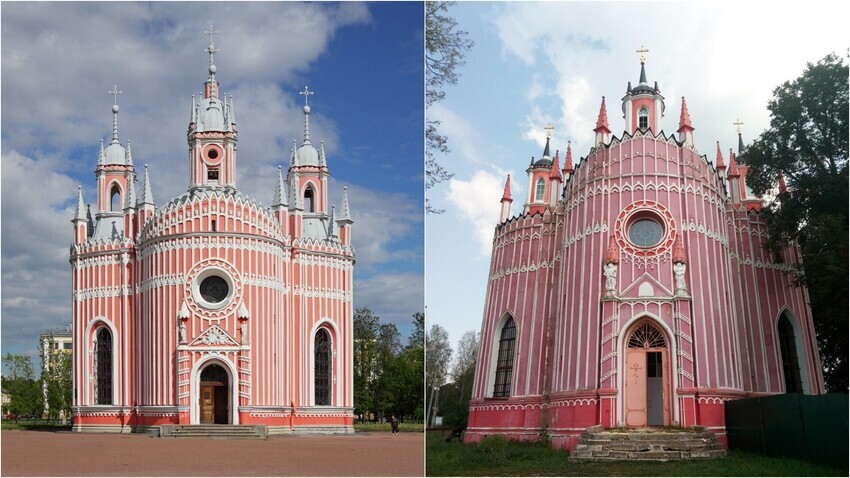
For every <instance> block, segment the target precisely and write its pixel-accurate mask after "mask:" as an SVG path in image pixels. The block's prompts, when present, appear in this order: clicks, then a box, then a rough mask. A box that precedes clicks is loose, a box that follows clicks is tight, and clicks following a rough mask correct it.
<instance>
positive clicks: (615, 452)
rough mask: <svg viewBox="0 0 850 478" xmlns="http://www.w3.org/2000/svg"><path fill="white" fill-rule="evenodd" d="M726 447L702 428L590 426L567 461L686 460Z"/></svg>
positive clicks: (722, 453)
mask: <svg viewBox="0 0 850 478" xmlns="http://www.w3.org/2000/svg"><path fill="white" fill-rule="evenodd" d="M723 456H726V450H725V449H724V448H723V445H721V444H720V443H719V442H718V441H717V437H716V436H715V435H714V434H713V433H711V432H708V431H706V430H705V429H704V428H702V427H695V428H650V427H647V428H628V429H625V428H614V429H609V430H605V429H604V428H602V427H601V426H595V427H590V428H588V429H587V431H586V432H584V433H583V434H582V435H581V438H580V439H579V442H578V444H577V445H576V449H575V450H574V451H573V452H571V453H570V460H582V461H585V460H586V461H612V460H654V461H667V460H687V459H691V458H718V457H723Z"/></svg>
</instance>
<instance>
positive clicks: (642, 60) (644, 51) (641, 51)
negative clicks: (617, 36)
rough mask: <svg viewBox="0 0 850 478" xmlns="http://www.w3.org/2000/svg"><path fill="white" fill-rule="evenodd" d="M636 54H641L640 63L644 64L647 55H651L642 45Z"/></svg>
mask: <svg viewBox="0 0 850 478" xmlns="http://www.w3.org/2000/svg"><path fill="white" fill-rule="evenodd" d="M635 52H637V53H640V62H641V63H643V62H645V61H646V53H649V49H648V48H647V47H645V46H643V45H641V46H640V48H638V49H637V50H635Z"/></svg>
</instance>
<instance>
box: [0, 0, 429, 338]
mask: <svg viewBox="0 0 850 478" xmlns="http://www.w3.org/2000/svg"><path fill="white" fill-rule="evenodd" d="M0 8H2V43H0V48H2V65H1V66H2V91H0V93H2V111H0V114H2V124H0V130H2V145H0V152H2V164H0V178H2V203H0V204H1V205H2V216H0V221H2V222H0V227H2V238H1V239H2V303H0V304H2V310H0V313H2V349H3V353H6V352H11V353H29V354H34V353H35V347H36V343H37V338H38V335H39V334H40V333H41V332H42V331H44V330H45V329H47V328H52V327H63V326H64V325H65V324H67V323H68V322H69V321H70V319H71V309H70V280H71V273H70V266H69V264H68V248H69V245H70V243H71V240H72V229H71V224H70V219H71V217H72V216H73V208H74V204H75V202H74V201H75V198H76V191H77V185H82V187H83V192H84V200H85V201H86V202H90V203H94V202H95V201H96V197H95V185H96V182H95V177H94V174H93V171H94V168H95V166H96V162H97V151H98V148H99V144H100V139H101V138H105V139H106V141H107V142H108V141H109V137H110V135H111V129H112V113H111V105H112V97H111V95H109V94H107V91H110V90H111V89H112V87H113V85H117V86H118V89H119V90H122V91H123V94H122V95H120V96H119V97H118V103H119V105H120V108H121V111H120V114H119V129H120V138H121V141H122V143H125V142H126V140H128V139H129V140H130V141H131V144H132V150H133V159H134V162H135V164H136V167H137V172H141V170H142V166H143V165H144V164H148V165H149V173H150V176H151V182H152V187H153V194H154V198H155V202H156V203H157V205H161V204H164V203H165V202H167V201H168V200H169V199H170V198H172V197H174V196H177V195H179V194H181V193H182V192H184V191H185V190H186V186H187V183H188V160H187V156H186V136H185V134H186V127H187V125H188V120H189V106H190V102H191V96H192V95H193V94H195V95H197V94H198V92H199V91H200V90H201V89H202V88H203V82H204V81H205V80H206V77H207V64H208V56H207V54H206V53H205V52H204V50H205V48H206V47H207V45H208V43H209V37H208V36H205V35H204V33H203V32H204V31H205V30H206V29H208V27H209V25H210V24H213V26H214V29H215V30H217V31H218V32H219V34H218V35H216V37H215V44H216V47H217V48H219V49H220V50H221V51H220V52H219V53H217V54H216V56H215V62H216V66H217V68H218V73H217V79H218V80H219V82H220V83H221V92H222V93H228V95H233V96H234V98H235V100H234V104H235V114H236V117H237V121H238V123H239V143H238V148H239V157H238V161H239V162H238V164H237V174H238V179H237V187H238V188H239V189H240V190H241V191H242V192H243V193H246V194H248V195H249V196H252V197H256V198H257V199H259V200H260V201H262V202H263V203H264V204H266V205H268V204H270V203H271V200H272V197H273V194H274V185H275V178H276V174H277V166H278V165H281V164H282V165H283V166H284V167H286V165H287V164H288V161H289V149H290V147H291V144H292V140H293V139H298V140H299V142H300V139H301V138H302V136H303V121H304V116H303V113H302V111H301V107H302V105H303V97H302V96H299V95H298V92H299V91H302V90H303V89H304V86H305V85H309V87H310V90H312V91H314V92H315V95H313V96H311V97H310V106H311V109H312V112H311V115H310V133H311V138H312V139H313V141H314V142H318V141H319V140H324V142H325V150H326V153H327V156H328V165H329V168H330V170H331V182H330V186H329V189H330V198H331V202H332V203H335V204H337V205H339V204H340V203H341V202H340V199H341V195H342V188H343V186H348V188H349V199H350V204H351V214H352V217H353V219H354V221H355V222H354V229H353V241H354V247H355V249H356V253H357V256H356V260H357V264H356V267H355V306H357V307H362V306H368V307H370V308H371V309H372V310H373V311H374V312H375V313H376V314H377V315H379V316H381V317H382V318H383V319H384V320H386V321H392V322H394V323H396V324H397V325H398V326H399V329H400V331H401V333H402V334H403V335H405V336H406V335H407V334H408V333H409V332H410V331H411V330H412V314H414V313H415V312H419V311H421V310H423V301H424V299H423V297H424V292H423V285H424V278H423V261H424V239H423V237H424V232H423V229H424V221H423V212H422V208H423V202H424V200H423V185H422V184H423V163H422V157H423V133H422V128H423V121H424V119H423V118H424V113H423V93H422V91H423V70H422V64H423V63H422V62H423V57H422V54H423V53H422V43H423V20H422V12H423V7H422V5H421V4H415V3H368V4H362V3H357V4H356V3H341V4H335V3H311V4H300V3H267V2H261V3H242V2H235V3H224V2H213V3H201V2H191V3H170V2H156V3H136V2H116V3H113V2H94V3H72V2H61V3H8V2H4V3H3V4H2V7H0Z"/></svg>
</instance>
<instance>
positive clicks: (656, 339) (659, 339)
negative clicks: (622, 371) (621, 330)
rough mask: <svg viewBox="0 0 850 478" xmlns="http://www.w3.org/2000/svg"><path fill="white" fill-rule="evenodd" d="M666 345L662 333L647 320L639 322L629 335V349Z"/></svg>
mask: <svg viewBox="0 0 850 478" xmlns="http://www.w3.org/2000/svg"><path fill="white" fill-rule="evenodd" d="M664 347H667V341H666V340H664V333H662V332H661V331H660V330H659V329H658V327H655V326H654V325H652V324H651V323H649V322H644V323H643V324H641V325H640V326H639V327H638V328H637V329H635V331H634V332H632V335H631V337H629V348H630V349H651V348H664Z"/></svg>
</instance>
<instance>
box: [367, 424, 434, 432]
mask: <svg viewBox="0 0 850 478" xmlns="http://www.w3.org/2000/svg"><path fill="white" fill-rule="evenodd" d="M354 431H356V432H387V433H390V432H391V431H392V429H391V428H390V424H389V423H357V422H355V423H354ZM398 431H399V432H424V431H425V425H423V424H421V423H399V424H398Z"/></svg>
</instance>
